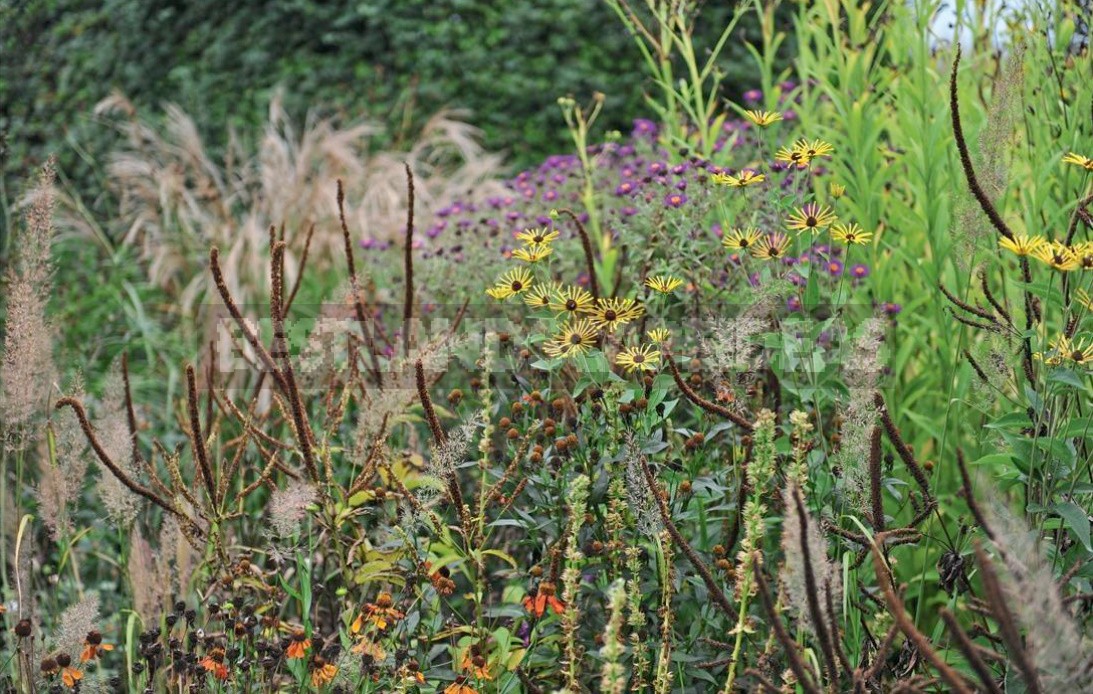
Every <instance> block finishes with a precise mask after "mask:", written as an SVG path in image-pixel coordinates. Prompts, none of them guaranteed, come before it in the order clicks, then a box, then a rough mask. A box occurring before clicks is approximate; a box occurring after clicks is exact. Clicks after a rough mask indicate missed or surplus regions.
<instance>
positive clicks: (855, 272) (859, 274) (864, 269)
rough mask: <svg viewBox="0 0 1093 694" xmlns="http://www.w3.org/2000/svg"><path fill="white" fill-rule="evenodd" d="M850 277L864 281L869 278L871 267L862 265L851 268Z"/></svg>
mask: <svg viewBox="0 0 1093 694" xmlns="http://www.w3.org/2000/svg"><path fill="white" fill-rule="evenodd" d="M850 275H851V277H853V278H854V279H857V280H860V279H864V278H866V277H868V276H869V266H868V265H863V264H862V263H858V264H857V265H854V266H851V268H850Z"/></svg>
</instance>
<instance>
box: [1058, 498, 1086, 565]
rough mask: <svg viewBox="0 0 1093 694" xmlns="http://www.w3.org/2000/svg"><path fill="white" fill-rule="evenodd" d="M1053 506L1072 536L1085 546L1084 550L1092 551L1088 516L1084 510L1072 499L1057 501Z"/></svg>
mask: <svg viewBox="0 0 1093 694" xmlns="http://www.w3.org/2000/svg"><path fill="white" fill-rule="evenodd" d="M1053 508H1054V509H1055V513H1058V514H1059V515H1060V516H1062V519H1063V520H1064V521H1066V524H1067V526H1068V527H1069V528H1070V529H1071V531H1072V532H1073V533H1074V537H1075V538H1077V540H1078V542H1081V543H1082V547H1085V551H1086V552H1093V546H1090V544H1089V516H1088V515H1086V512H1085V511H1083V510H1082V509H1081V507H1079V506H1078V505H1077V504H1075V503H1074V502H1072V501H1066V502H1060V503H1057V504H1055V505H1054V507H1053Z"/></svg>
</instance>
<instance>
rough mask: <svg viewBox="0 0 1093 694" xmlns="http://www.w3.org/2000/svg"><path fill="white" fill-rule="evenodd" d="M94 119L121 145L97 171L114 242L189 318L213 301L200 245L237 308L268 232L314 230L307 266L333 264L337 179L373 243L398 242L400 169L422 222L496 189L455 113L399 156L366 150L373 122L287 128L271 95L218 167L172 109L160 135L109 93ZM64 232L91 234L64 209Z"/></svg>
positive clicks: (491, 163) (259, 270)
mask: <svg viewBox="0 0 1093 694" xmlns="http://www.w3.org/2000/svg"><path fill="white" fill-rule="evenodd" d="M95 113H96V114H97V115H111V114H119V115H121V116H122V118H121V119H120V120H119V122H118V129H119V130H120V131H121V132H122V134H123V135H125V137H126V139H127V143H126V145H125V146H124V147H123V148H121V149H119V150H118V151H116V152H115V153H114V154H113V155H112V156H111V159H110V162H109V164H108V166H107V173H108V176H109V185H110V186H111V187H112V188H113V189H114V190H115V191H116V192H117V194H118V195H119V198H120V213H121V214H120V222H121V225H122V228H121V229H120V231H121V233H122V234H123V239H124V242H125V243H127V244H131V245H133V246H135V247H137V248H138V249H139V250H140V252H141V254H142V256H143V257H144V259H145V260H146V261H147V262H148V264H149V265H148V273H149V279H150V280H151V281H152V282H153V283H154V284H156V285H157V286H160V287H163V288H165V289H166V290H168V291H169V292H170V293H171V294H172V295H173V296H174V297H175V299H176V301H177V302H178V304H179V308H180V309H181V310H182V311H183V313H184V314H186V315H191V316H193V315H196V313H197V312H198V310H199V309H200V307H201V305H202V304H203V303H204V302H205V300H206V299H207V298H211V296H210V295H211V294H213V293H214V292H210V291H209V289H210V288H209V286H208V277H207V275H206V274H205V273H203V272H202V271H201V270H202V268H203V267H204V262H205V259H204V257H203V253H204V250H205V249H206V248H207V247H208V246H209V245H216V246H219V247H220V248H221V250H222V251H223V254H224V258H225V262H226V263H227V264H228V265H230V266H231V267H233V268H235V272H233V274H232V276H231V278H230V279H229V283H230V284H229V288H230V289H231V293H232V295H233V296H234V297H235V299H236V301H238V302H239V303H240V304H243V305H246V304H249V303H252V302H254V301H257V300H259V298H260V297H262V296H263V295H264V293H265V290H266V288H267V286H268V285H267V282H268V279H269V278H268V273H267V271H266V263H267V262H268V258H269V253H268V249H269V244H268V238H267V230H268V229H269V227H270V225H271V224H274V225H278V226H282V225H283V226H284V227H286V228H287V229H288V230H289V233H290V241H294V240H295V239H296V238H297V236H296V235H299V236H300V237H302V236H303V234H304V233H305V232H306V231H307V230H308V229H309V228H312V227H314V228H315V229H316V233H315V234H314V238H313V239H312V240H311V241H310V244H309V245H310V250H309V252H308V254H309V260H308V262H309V263H311V264H312V265H313V266H317V267H318V268H319V269H329V268H330V267H332V266H333V265H334V264H335V262H337V261H338V259H339V257H340V256H341V253H342V238H341V235H340V234H338V233H336V230H337V229H338V228H339V210H338V205H337V203H336V201H335V200H334V199H333V198H332V197H331V196H330V191H331V190H333V189H334V187H335V183H336V181H337V180H338V179H342V180H345V181H348V182H351V187H350V188H349V189H348V190H346V191H345V192H346V195H347V196H348V198H349V199H351V200H354V201H356V202H355V204H354V206H352V207H351V208H350V209H348V210H346V217H347V221H348V223H349V225H350V226H352V227H353V228H355V229H366V230H368V233H369V234H370V235H371V236H372V237H373V238H374V240H381V241H387V240H391V239H395V238H400V237H401V236H402V235H403V233H404V227H405V221H406V219H407V205H408V202H409V198H408V191H407V190H406V188H405V186H404V185H403V183H402V179H403V176H402V174H403V172H404V167H405V166H406V165H409V166H410V167H411V168H412V169H413V171H414V172H415V192H414V198H415V201H414V203H415V207H416V208H417V210H418V211H419V212H420V213H424V214H426V215H428V216H432V213H433V211H434V210H439V209H441V208H443V207H444V206H446V205H448V204H450V203H451V202H452V201H453V200H456V199H457V198H459V197H461V196H465V195H466V194H467V192H468V191H471V195H472V197H475V198H485V197H487V196H489V195H492V194H499V193H501V192H502V190H501V187H500V185H499V184H497V183H495V182H494V178H495V177H496V175H497V172H498V170H499V168H500V164H501V158H500V157H499V156H497V155H493V154H489V153H487V152H485V150H484V149H483V148H482V146H481V145H480V144H479V139H480V136H481V134H480V132H479V131H478V130H476V129H475V128H474V127H472V126H470V125H468V124H467V123H466V122H465V121H464V118H465V117H466V114H465V113H463V112H460V111H440V112H438V113H436V114H434V115H433V116H432V117H431V118H429V119H428V121H426V123H425V124H424V125H423V126H422V128H421V130H420V131H419V132H417V133H414V134H413V135H414V136H413V137H412V138H408V139H407V141H409V142H413V144H412V145H411V146H410V147H409V148H408V149H406V150H404V151H401V150H400V151H376V150H373V149H372V148H371V147H370V142H371V141H372V139H373V138H375V137H377V136H379V135H381V134H382V129H381V128H380V126H379V125H377V124H375V123H371V122H356V123H347V124H345V123H340V122H337V121H336V120H335V119H332V118H314V117H311V118H309V119H308V120H307V121H306V122H305V123H304V125H303V127H302V128H298V127H297V126H296V125H295V124H293V123H292V122H291V120H290V118H289V116H288V114H287V112H286V111H285V109H284V105H283V99H282V96H281V94H279V93H278V94H275V95H274V96H273V98H272V99H271V101H270V104H269V117H268V121H267V123H266V125H265V129H264V131H263V132H262V133H261V135H260V137H258V138H256V139H257V140H258V145H257V147H256V148H255V149H254V150H249V149H247V148H246V147H245V146H244V144H243V143H244V141H245V140H246V138H242V137H238V136H237V135H236V133H235V132H234V131H229V133H228V145H227V151H226V152H225V154H224V156H223V158H222V159H217V158H215V157H214V156H213V154H212V152H211V151H210V150H209V147H208V145H207V143H206V142H205V141H204V140H203V139H202V137H201V135H200V132H199V129H198V127H197V125H196V123H195V121H194V119H193V118H192V117H191V116H190V115H189V114H187V113H186V112H185V111H183V110H182V109H181V108H180V107H178V106H176V105H173V104H168V105H167V106H165V107H164V114H163V118H162V122H163V125H162V126H157V125H154V124H153V122H152V121H151V120H150V119H147V118H146V117H144V115H143V114H138V113H137V110H136V109H135V107H134V106H133V104H132V103H131V102H130V101H129V100H128V99H127V98H126V97H125V96H124V95H123V94H120V93H118V92H115V93H114V94H112V95H111V96H110V97H108V98H106V99H104V100H103V101H101V102H99V104H98V105H97V106H96V108H95ZM64 223H65V224H68V225H69V226H71V227H73V228H74V229H75V230H76V231H77V232H78V233H87V234H90V233H92V231H91V230H90V229H89V228H88V224H87V223H86V220H83V219H81V214H80V213H79V211H78V205H76V204H75V203H73V204H70V205H68V206H67V207H66V210H65V221H64ZM292 245H293V248H292V249H291V250H290V252H289V253H286V257H285V275H286V277H288V278H290V279H291V278H294V277H295V276H296V275H297V274H298V273H299V268H300V265H301V256H300V254H301V253H302V244H300V245H297V244H296V243H295V242H294V243H293V244H292Z"/></svg>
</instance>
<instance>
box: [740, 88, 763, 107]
mask: <svg viewBox="0 0 1093 694" xmlns="http://www.w3.org/2000/svg"><path fill="white" fill-rule="evenodd" d="M762 100H763V91H762V90H761V89H749V90H748V91H746V92H744V101H747V102H748V103H749V104H757V103H759V102H760V101H762Z"/></svg>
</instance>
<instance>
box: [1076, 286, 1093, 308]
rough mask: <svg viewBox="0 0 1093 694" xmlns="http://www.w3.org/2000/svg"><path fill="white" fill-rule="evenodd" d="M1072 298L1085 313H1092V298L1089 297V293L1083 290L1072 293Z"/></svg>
mask: <svg viewBox="0 0 1093 694" xmlns="http://www.w3.org/2000/svg"><path fill="white" fill-rule="evenodd" d="M1074 298H1075V299H1076V300H1077V302H1078V304H1079V305H1080V306H1082V307H1083V308H1085V310H1086V311H1093V298H1091V297H1090V296H1089V292H1087V291H1086V290H1084V289H1079V290H1078V291H1076V292H1074Z"/></svg>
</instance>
